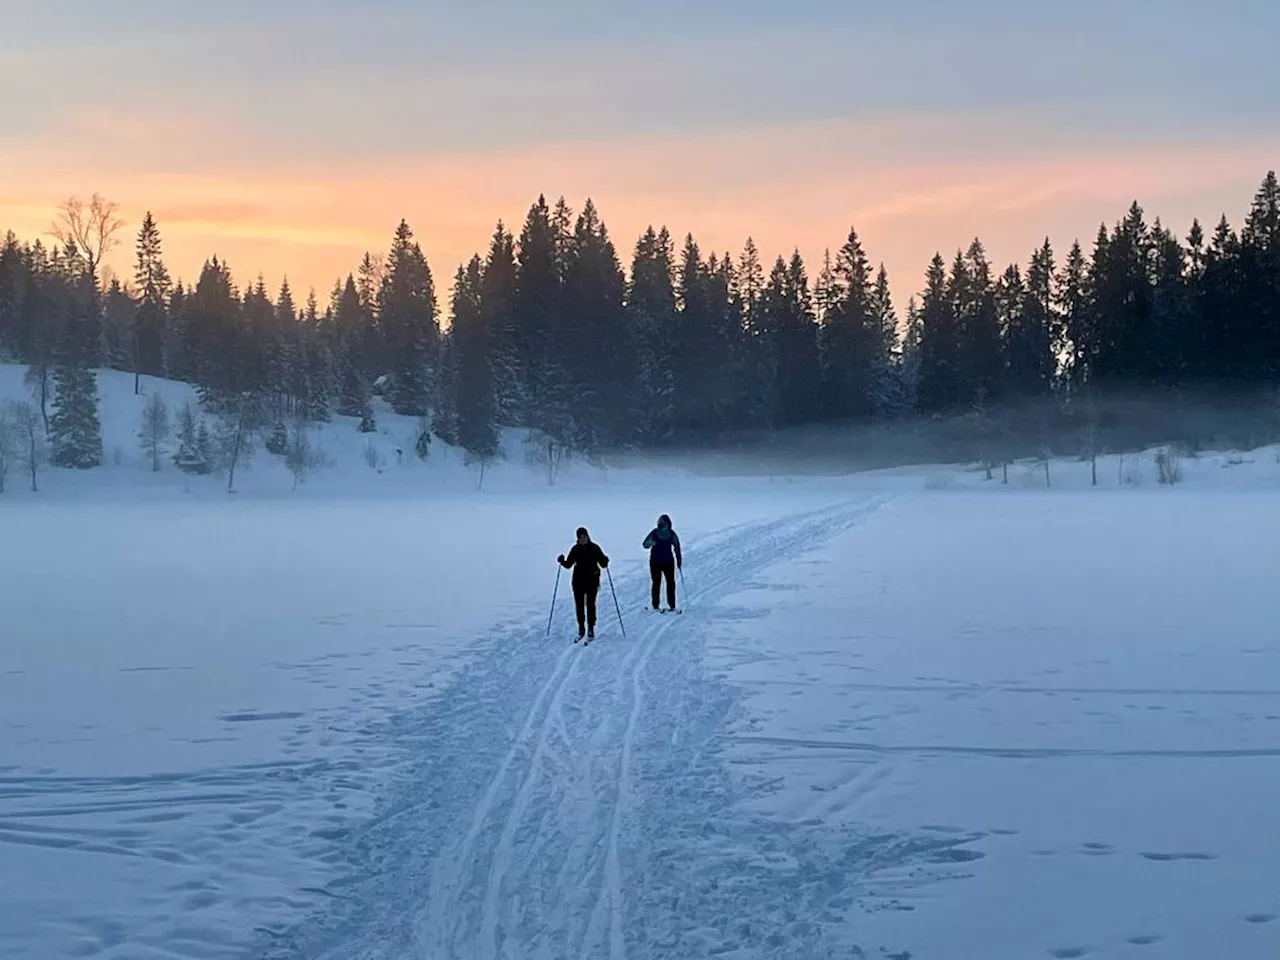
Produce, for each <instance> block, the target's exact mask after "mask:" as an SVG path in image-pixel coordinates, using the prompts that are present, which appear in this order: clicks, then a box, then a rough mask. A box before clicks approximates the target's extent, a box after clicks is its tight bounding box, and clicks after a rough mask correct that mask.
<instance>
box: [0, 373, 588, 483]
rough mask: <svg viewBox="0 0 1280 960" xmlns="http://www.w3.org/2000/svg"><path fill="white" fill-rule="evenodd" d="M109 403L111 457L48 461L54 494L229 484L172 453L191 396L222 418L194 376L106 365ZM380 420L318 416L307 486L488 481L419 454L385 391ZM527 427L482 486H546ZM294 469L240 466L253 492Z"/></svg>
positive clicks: (513, 435)
mask: <svg viewBox="0 0 1280 960" xmlns="http://www.w3.org/2000/svg"><path fill="white" fill-rule="evenodd" d="M25 372H26V367H23V366H19V365H16V364H5V363H0V403H4V402H6V401H10V400H28V399H29V398H30V396H31V394H30V391H29V390H28V388H27V387H26V386H25V385H24V383H23V377H24V374H25ZM97 379H98V394H99V398H100V401H101V406H100V416H101V419H102V446H103V465H102V467H100V468H96V469H94V470H90V471H86V472H83V473H82V472H79V471H73V470H62V469H52V468H48V467H46V468H45V469H44V471H43V472H42V473H41V475H40V481H39V483H40V486H41V490H42V491H43V492H44V493H46V494H50V493H52V494H58V493H78V494H86V493H90V492H96V493H101V492H104V491H107V490H111V491H114V492H116V493H121V492H125V491H128V490H130V489H131V488H137V489H138V490H143V491H147V492H149V493H150V494H152V495H155V494H157V493H160V494H163V493H166V492H167V493H181V492H187V493H200V492H208V493H216V492H219V491H221V492H225V491H226V487H227V478H226V475H225V474H222V475H220V476H206V477H201V476H192V475H188V474H184V473H182V472H181V471H179V470H178V469H177V467H175V466H174V464H173V461H172V459H171V456H170V455H171V454H172V453H173V452H174V451H175V450H176V449H177V422H176V421H177V416H178V413H179V411H180V410H181V409H182V407H183V406H184V405H185V404H188V403H190V404H191V406H192V409H193V410H194V411H195V412H196V415H197V417H198V418H199V419H201V420H203V421H204V422H205V423H206V424H207V425H208V426H209V427H210V429H212V428H213V427H214V425H215V424H214V418H213V417H211V416H209V415H208V414H205V413H203V412H201V410H200V407H199V404H198V403H197V401H196V397H195V393H194V391H193V389H192V388H191V387H190V386H189V385H187V384H185V383H178V382H175V381H171V380H162V379H158V378H155V377H142V378H141V385H140V386H141V389H140V392H139V393H138V394H137V395H135V393H134V377H133V374H131V373H122V372H120V371H115V370H101V371H98V374H97ZM154 394H159V396H160V397H162V398H163V400H164V403H165V406H166V408H167V410H168V414H169V420H170V421H171V423H172V425H173V431H172V434H171V436H170V437H169V439H168V440H167V441H166V442H165V445H164V446H165V450H166V455H165V456H163V457H162V459H161V470H160V472H159V473H154V472H153V471H152V460H151V457H150V455H149V454H147V453H146V452H144V451H143V449H142V447H141V445H140V439H139V433H140V431H141V428H142V416H143V409H144V408H145V406H146V404H147V402H148V400H149V399H150V398H151V396H152V395H154ZM374 410H375V414H376V417H377V424H378V428H377V430H376V431H375V432H373V433H361V432H360V431H359V430H358V423H359V421H358V420H357V419H356V418H353V417H340V416H336V415H335V416H334V418H333V420H332V421H331V422H329V423H323V424H316V425H314V427H313V428H312V430H311V431H310V434H309V439H310V442H311V444H312V445H313V447H314V448H315V449H316V450H318V451H319V452H320V454H321V455H322V456H321V457H320V459H321V460H322V461H323V465H321V466H317V467H315V468H314V469H312V470H310V471H308V473H307V475H306V476H305V478H304V480H303V483H302V485H301V487H300V489H299V490H298V491H297V492H298V493H299V494H301V495H303V496H306V495H322V496H329V497H332V496H344V497H345V496H363V495H374V496H376V495H385V494H412V493H420V492H423V491H427V490H430V491H435V492H460V491H464V490H475V489H477V488H478V487H479V486H480V472H479V467H478V466H475V465H469V464H467V463H465V462H464V455H463V451H462V450H460V449H458V448H456V447H451V446H449V445H448V444H446V443H444V442H443V441H441V440H440V439H439V438H438V437H433V439H432V443H431V447H430V451H429V453H428V456H427V458H426V460H420V459H419V458H418V457H417V456H416V455H415V453H414V443H415V441H416V439H417V437H418V421H417V420H416V419H415V418H413V417H403V416H398V415H397V414H395V413H393V412H391V410H390V408H389V407H388V406H387V405H386V403H385V402H384V401H382V400H381V399H378V398H375V399H374ZM528 440H529V434H528V432H527V431H523V430H507V431H505V432H504V434H503V436H502V456H501V458H500V459H499V460H498V461H497V462H495V463H493V464H490V465H488V466H487V467H486V469H485V475H484V482H483V489H486V490H491V491H512V490H526V489H529V488H531V487H539V486H542V487H545V486H547V468H546V465H545V458H542V460H541V461H539V457H538V454H540V453H541V451H540V450H531V449H530V446H529V445H528V444H527V442H526V441H528ZM13 479H14V480H15V482H13V483H11V488H12V489H11V492H12V493H14V494H16V495H17V496H19V497H21V496H22V494H23V493H24V491H26V490H27V489H28V484H26V483H25V482H22V481H21V478H13ZM602 479H603V476H602V474H601V471H600V470H597V469H595V468H593V467H592V466H591V465H589V464H587V463H584V462H581V461H576V462H575V461H571V462H569V463H568V464H566V465H565V466H563V467H562V469H561V471H560V474H559V475H558V476H557V481H556V482H557V484H565V483H567V484H571V485H579V486H580V485H582V484H584V483H585V484H591V483H594V482H599V481H601V480H602ZM293 486H294V482H293V475H292V474H291V473H290V471H289V469H288V468H287V466H286V465H285V459H284V457H282V456H279V455H273V454H271V453H270V452H268V451H267V450H266V449H264V446H263V443H262V442H261V441H259V442H258V443H257V449H256V451H255V452H254V454H253V455H252V456H251V458H250V459H249V460H248V461H247V462H246V463H244V464H242V465H241V466H240V467H239V468H238V469H237V471H236V482H235V489H236V491H237V492H238V493H241V494H245V495H253V496H271V495H276V494H286V493H291V492H293Z"/></svg>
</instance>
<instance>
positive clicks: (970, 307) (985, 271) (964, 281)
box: [952, 238, 1004, 405]
mask: <svg viewBox="0 0 1280 960" xmlns="http://www.w3.org/2000/svg"><path fill="white" fill-rule="evenodd" d="M952 286H953V291H954V296H955V310H956V316H957V318H958V321H959V332H960V343H961V350H960V362H961V383H962V384H963V391H964V392H963V393H962V395H961V396H960V398H959V399H960V402H961V403H963V404H966V405H967V404H970V403H972V402H973V401H974V400H975V399H976V398H978V397H979V396H981V397H982V398H983V402H984V403H992V402H994V401H997V400H999V399H1000V396H1001V393H1002V389H1003V387H1004V375H1003V374H1004V371H1003V349H1002V346H1003V345H1002V342H1001V336H1000V320H999V317H998V316H997V313H996V292H995V284H994V282H993V280H992V277H991V266H990V264H989V263H988V262H987V254H986V250H985V249H984V248H983V246H982V241H980V240H978V239H977V238H975V239H974V240H973V242H972V243H971V244H969V249H968V250H967V251H966V252H965V254H964V260H963V270H960V271H959V272H956V271H953V274H952Z"/></svg>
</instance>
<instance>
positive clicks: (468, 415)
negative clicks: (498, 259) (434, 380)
mask: <svg viewBox="0 0 1280 960" xmlns="http://www.w3.org/2000/svg"><path fill="white" fill-rule="evenodd" d="M483 273H484V267H483V264H482V263H481V261H480V257H479V256H475V257H472V258H471V260H470V261H469V262H468V263H467V266H466V269H465V270H464V269H462V268H461V267H460V268H458V275H457V277H456V279H455V280H454V291H453V322H452V324H451V326H450V335H451V341H452V346H453V349H454V355H455V362H456V365H457V381H456V384H457V385H456V388H455V395H456V397H457V434H458V443H459V444H460V445H461V446H462V448H463V449H464V450H466V451H467V452H468V453H469V454H470V455H471V456H472V457H473V458H474V459H476V460H478V461H480V462H486V461H488V460H491V459H493V457H494V456H496V455H497V453H498V430H497V424H496V422H495V413H496V409H495V403H494V376H493V368H492V366H491V365H490V358H489V347H490V335H489V333H490V332H489V329H488V327H487V324H486V317H485V311H484V303H483V299H484V278H483Z"/></svg>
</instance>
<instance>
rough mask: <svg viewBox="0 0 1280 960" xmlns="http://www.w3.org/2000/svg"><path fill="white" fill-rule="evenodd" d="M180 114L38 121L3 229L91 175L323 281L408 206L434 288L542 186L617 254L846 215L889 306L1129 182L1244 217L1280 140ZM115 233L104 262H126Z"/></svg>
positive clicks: (1031, 237)
mask: <svg viewBox="0 0 1280 960" xmlns="http://www.w3.org/2000/svg"><path fill="white" fill-rule="evenodd" d="M178 123H179V127H178V128H177V129H176V130H175V129H174V128H173V127H172V126H171V125H170V124H169V120H168V118H166V119H165V120H164V122H163V125H157V126H154V127H153V126H151V125H150V123H149V122H148V121H144V120H141V119H138V118H133V117H116V116H114V115H112V114H110V113H107V112H103V111H101V110H97V111H91V112H79V113H76V114H68V115H64V116H62V117H60V118H56V119H54V120H51V121H50V126H49V128H48V129H47V130H46V131H44V133H42V135H41V137H40V139H39V140H32V141H27V142H19V143H17V144H16V145H14V146H13V147H12V148H10V149H7V150H6V151H5V154H4V159H3V160H2V161H0V164H2V165H3V168H0V182H4V183H7V184H9V185H12V186H11V187H10V190H11V193H10V195H8V196H7V197H0V229H3V228H5V227H11V228H13V229H16V230H17V231H18V232H19V233H22V234H25V235H28V236H34V235H36V234H40V233H43V232H44V231H45V230H47V228H48V225H49V223H50V222H51V220H52V218H53V215H54V212H55V208H56V206H57V204H58V203H59V202H61V200H62V199H64V198H65V197H66V196H67V195H69V194H71V193H79V194H81V195H85V194H88V193H90V192H92V191H94V190H97V191H99V192H101V193H103V194H104V195H106V196H108V197H111V198H113V199H115V200H117V201H119V202H120V204H121V209H122V213H123V214H124V215H125V217H126V218H127V220H128V221H129V222H130V224H131V227H130V229H131V230H135V229H136V224H137V222H138V221H140V220H141V217H142V214H143V212H144V211H145V210H148V209H150V210H152V211H153V212H154V213H155V214H156V217H157V220H158V222H159V224H160V228H161V232H162V236H163V238H164V244H165V252H166V256H167V259H168V261H169V264H170V269H171V271H172V272H173V273H175V274H176V275H179V276H181V277H183V278H184V279H186V280H188V281H191V280H193V279H194V278H195V275H196V273H197V271H198V269H199V266H200V264H201V263H202V262H203V261H204V260H205V259H206V258H207V257H208V256H210V255H212V254H217V255H218V256H219V257H221V258H223V259H225V260H227V261H228V262H229V263H230V265H231V267H232V269H233V271H235V273H236V275H237V277H238V279H239V280H240V282H241V283H246V282H248V280H249V279H251V277H252V276H255V275H256V274H257V273H258V272H259V270H261V271H262V272H263V273H264V275H265V276H266V278H267V279H268V282H269V283H271V284H272V285H275V284H278V283H279V280H280V279H281V278H282V277H283V276H286V275H287V276H288V277H289V279H290V282H291V284H292V285H293V286H294V288H295V289H305V288H306V287H308V286H313V287H315V288H317V290H319V291H320V292H321V293H322V294H323V293H325V292H326V291H327V290H328V289H329V287H330V286H331V285H332V283H333V282H334V281H335V280H337V279H339V278H340V277H343V276H345V275H346V273H347V272H349V271H352V270H354V268H355V267H356V265H357V263H358V262H359V258H360V257H361V255H362V254H363V253H364V251H365V250H371V251H374V252H379V251H382V250H384V249H385V248H386V246H387V243H388V241H389V239H390V236H391V233H392V231H393V229H394V228H395V225H396V223H398V221H399V220H400V218H401V217H405V218H406V219H408V221H409V222H410V224H411V225H412V226H413V228H414V230H415V232H416V233H417V235H418V238H419V240H420V241H421V242H422V244H423V247H424V249H425V250H426V251H427V254H428V257H429V258H430V260H431V264H432V268H433V270H434V272H435V275H436V279H437V285H438V289H439V291H440V294H441V301H442V306H443V305H444V304H445V303H446V302H447V300H446V293H447V287H448V281H449V280H450V279H451V278H452V275H453V272H454V270H455V268H456V266H457V265H458V264H459V263H461V262H463V261H465V260H466V259H467V258H468V257H470V255H471V254H472V253H473V252H475V251H477V250H483V248H484V246H485V244H486V243H487V240H488V237H489V235H490V233H491V231H492V228H493V224H494V222H495V221H496V220H497V219H498V218H500V217H501V218H503V219H504V220H505V221H506V223H507V224H508V226H509V227H510V228H512V229H513V230H516V231H518V230H519V226H520V222H521V221H522V220H523V217H524V214H525V212H526V210H527V209H528V206H529V204H530V203H531V202H532V201H533V199H534V198H535V197H536V196H537V195H538V194H539V192H546V193H547V194H548V196H549V199H554V198H555V197H556V196H558V195H560V194H562V193H563V194H564V195H565V196H567V197H568V198H569V200H570V202H571V203H572V204H573V205H574V206H575V208H576V207H577V206H578V205H580V203H581V201H582V199H583V198H584V197H587V196H591V197H592V198H593V199H594V200H595V201H596V204H597V206H598V207H599V208H600V209H601V211H602V213H603V215H604V217H605V220H606V222H607V223H608V225H609V228H610V231H611V234H612V235H613V237H614V240H615V243H617V245H618V247H619V253H620V255H621V256H622V258H623V260H624V262H625V261H627V260H629V257H630V247H631V244H632V243H633V241H634V238H635V237H636V236H637V235H638V234H639V233H640V232H641V231H642V230H643V229H644V228H645V227H646V226H648V225H649V224H654V225H655V226H656V225H662V224H666V225H668V226H670V228H671V229H672V231H673V232H674V233H675V234H676V235H677V236H678V237H680V236H683V234H684V233H685V232H686V231H691V232H693V233H694V235H695V236H696V237H697V239H698V240H699V243H700V245H701V246H702V248H703V251H704V252H709V251H711V250H716V251H721V252H723V251H725V250H731V251H734V252H736V251H738V250H740V249H741V246H742V243H743V241H744V240H745V239H746V237H747V236H748V235H751V236H753V237H754V238H755V240H756V242H757V245H758V246H759V247H760V249H761V251H762V253H763V254H764V255H765V256H767V257H768V258H769V259H772V257H773V256H774V255H775V254H779V253H789V252H790V251H791V249H792V248H793V247H799V248H800V250H801V251H802V252H803V253H804V254H805V255H806V257H807V258H809V259H810V262H811V264H812V265H813V266H812V268H813V270H814V271H815V272H816V268H817V259H818V258H819V257H820V255H821V252H822V249H823V248H824V247H827V246H830V247H832V248H835V247H838V246H839V245H840V243H841V242H842V241H843V239H844V236H845V234H846V232H847V231H848V228H849V226H850V225H853V226H856V227H857V229H858V231H859V233H860V235H861V236H862V238H863V242H864V244H865V245H866V247H867V249H868V252H869V254H870V256H871V258H872V260H873V261H880V260H883V261H884V262H885V263H886V265H887V267H888V269H889V271H890V277H891V280H892V282H893V285H894V288H895V292H896V294H897V297H898V299H899V301H901V303H900V308H901V306H902V305H904V304H905V299H906V296H907V294H909V293H911V292H913V291H914V290H916V289H918V287H919V286H920V281H921V279H922V277H923V272H924V269H925V266H926V264H927V262H928V260H929V258H930V257H931V256H932V255H933V253H934V251H935V250H941V251H942V252H943V255H944V256H948V255H949V254H950V253H951V252H953V251H954V250H955V249H956V248H957V247H961V246H966V245H967V244H968V242H969V241H970V240H971V239H972V238H973V237H974V236H975V235H978V236H981V237H982V238H983V240H984V242H985V244H986V246H987V249H988V252H989V254H990V255H991V257H992V259H993V261H994V262H995V263H996V264H997V265H998V266H1003V264H1004V263H1006V262H1008V261H1010V260H1018V261H1023V260H1025V259H1026V258H1027V256H1028V255H1029V254H1030V251H1031V250H1032V249H1033V248H1034V247H1035V246H1037V245H1038V244H1039V243H1040V242H1041V241H1042V240H1043V239H1044V237H1045V236H1046V235H1048V236H1050V237H1051V238H1052V239H1053V241H1054V243H1055V245H1056V246H1057V247H1058V249H1059V250H1060V251H1063V252H1065V248H1066V246H1067V245H1068V244H1069V243H1070V242H1071V240H1073V239H1075V238H1077V237H1078V238H1080V239H1081V240H1082V241H1084V242H1086V243H1088V242H1089V241H1090V240H1091V239H1092V236H1093V233H1094V232H1095V231H1096V229H1097V224H1098V222H1099V221H1103V220H1105V221H1107V222H1111V221H1114V220H1116V219H1118V218H1119V217H1120V216H1122V215H1123V213H1124V210H1125V208H1126V207H1127V205H1128V203H1129V202H1130V201H1131V200H1133V199H1135V198H1136V199H1138V200H1140V201H1141V202H1143V204H1144V205H1145V206H1146V209H1147V210H1148V213H1149V216H1151V217H1153V218H1154V216H1156V215H1160V216H1162V217H1163V218H1164V219H1165V222H1167V223H1168V224H1170V225H1171V226H1173V227H1174V228H1175V229H1176V230H1178V231H1179V232H1183V231H1185V229H1186V227H1187V226H1188V225H1189V223H1190V221H1191V219H1192V217H1194V216H1199V217H1201V218H1202V219H1203V220H1206V221H1213V220H1216V218H1217V217H1218V216H1219V215H1220V214H1221V213H1222V212H1224V211H1226V212H1228V213H1229V214H1231V215H1232V216H1233V218H1236V219H1238V217H1239V215H1240V214H1241V213H1242V212H1243V210H1244V208H1245V206H1246V205H1247V203H1248V200H1249V198H1250V197H1251V195H1252V192H1253V190H1254V188H1255V187H1256V185H1257V182H1258V181H1259V180H1260V178H1261V176H1262V175H1263V173H1265V171H1266V170H1267V169H1268V166H1269V165H1271V164H1272V163H1273V159H1274V157H1275V156H1276V153H1277V147H1280V138H1277V137H1274V136H1273V137H1270V138H1259V139H1257V140H1255V141H1253V142H1241V141H1239V140H1236V141H1233V142H1221V143H1216V142H1189V143H1182V144H1176V143H1168V142H1163V143H1150V144H1143V143H1113V144H1106V143H1097V142H1073V141H1071V140H1069V139H1068V138H1067V137H1066V136H1065V135H1062V134H1061V133H1056V132H1055V131H1053V130H1038V129H1036V128H1035V127H1034V126H1033V124H1034V118H1028V117H1019V116H1013V115H1009V114H1004V115H992V116H969V117H928V116H925V117H910V118H907V117H896V118H881V119H877V120H868V121H859V122H830V123H810V124H800V125H794V126H769V127H760V128H748V129H742V130H737V131H732V132H717V133H709V134H706V135H702V136H696V137H685V138H676V137H671V138H665V139H655V138H638V137H632V138H615V139H611V140H601V141H598V142H589V143H586V142H579V143H565V144H551V145H541V146H536V147H531V148H528V149H522V150H517V149H510V148H508V149H502V150H490V151H460V150H451V151H438V152H433V153H424V154H422V155H419V156H412V157H407V158H405V157H401V158H386V159H373V160H370V159H369V158H365V157H352V156H344V155H343V154H342V153H341V152H329V153H315V152H312V151H306V152H303V151H295V150H292V149H291V148H290V147H289V146H288V145H287V144H285V143H282V142H277V141H271V140H262V139H260V138H255V137H253V136H250V135H249V134H248V133H246V132H245V131H244V130H242V129H240V128H239V127H237V126H236V125H235V124H234V123H233V122H231V121H230V120H229V119H228V118H226V117H217V116H209V115H202V116H200V117H195V116H190V117H186V118H183V119H181V120H179V121H178ZM88 144H92V145H93V146H94V149H93V150H92V151H90V150H89V149H88ZM153 146H154V148H155V149H152V147H153ZM15 189H16V190H17V191H20V192H12V191H14V190H15ZM125 239H126V242H125V243H124V244H122V248H121V249H120V250H118V251H117V255H116V257H115V260H114V265H115V267H116V269H117V270H119V271H120V272H121V273H125V274H127V273H128V267H129V264H130V259H131V253H130V250H129V249H128V248H129V246H130V243H131V237H128V238H125Z"/></svg>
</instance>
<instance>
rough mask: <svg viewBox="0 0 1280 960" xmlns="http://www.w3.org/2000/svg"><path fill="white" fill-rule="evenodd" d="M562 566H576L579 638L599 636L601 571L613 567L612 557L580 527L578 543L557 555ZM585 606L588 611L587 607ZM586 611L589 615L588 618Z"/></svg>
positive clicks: (575, 606) (575, 579)
mask: <svg viewBox="0 0 1280 960" xmlns="http://www.w3.org/2000/svg"><path fill="white" fill-rule="evenodd" d="M556 561H557V562H558V563H559V564H560V566H562V567H564V568H566V569H568V568H569V567H572V568H573V607H574V611H575V612H576V613H577V614H578V639H579V640H581V639H582V636H583V634H584V633H585V634H586V636H587V639H588V640H593V639H595V635H596V594H597V593H598V592H599V590H600V570H601V569H602V568H603V567H607V566H609V558H608V557H606V556H605V554H604V551H603V550H601V549H600V545H599V544H598V543H594V542H592V540H591V535H590V534H589V533H587V528H586V527H579V528H578V542H577V543H575V544H574V545H573V546H572V547H571V548H570V550H569V555H568V556H567V557H566V556H565V555H564V554H563V553H562V554H560V556H558V557H556ZM584 608H585V610H584ZM584 614H585V617H584Z"/></svg>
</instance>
